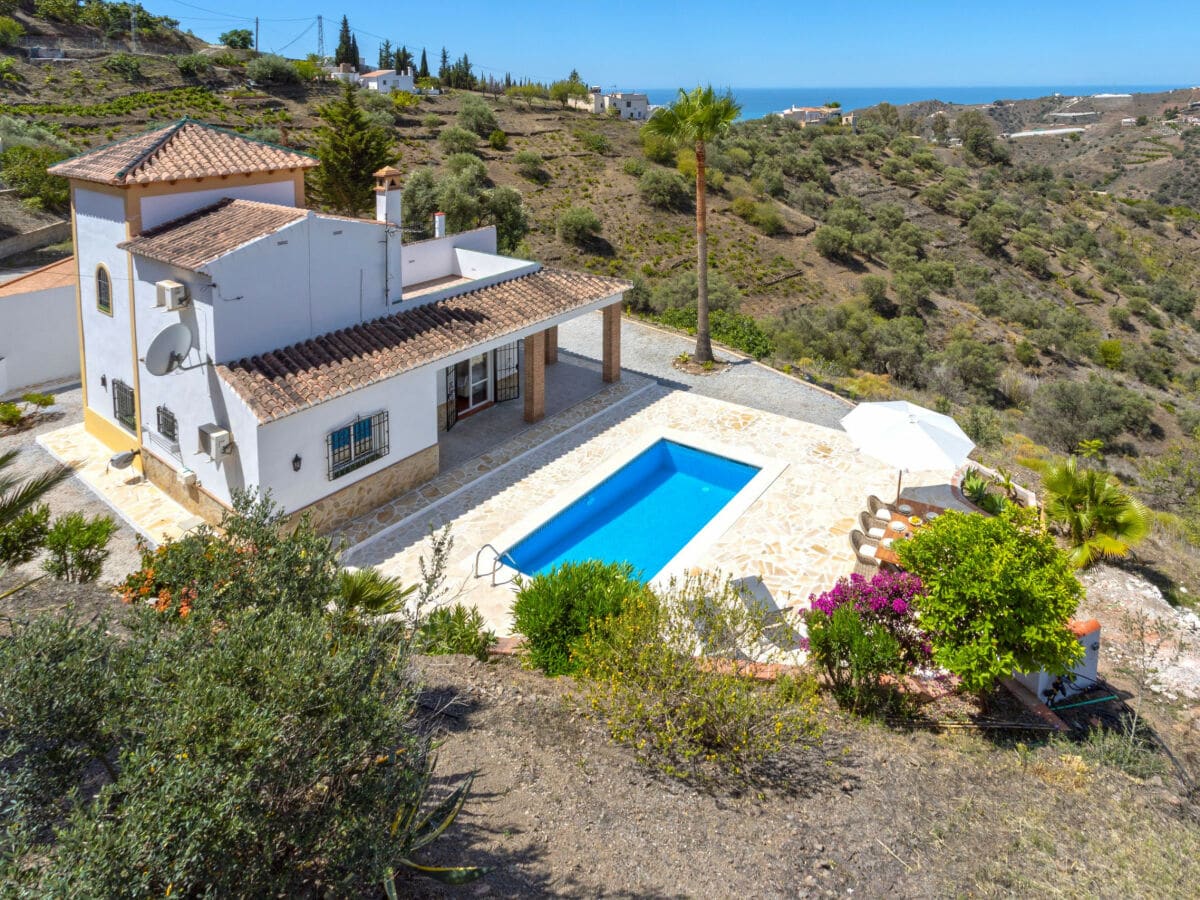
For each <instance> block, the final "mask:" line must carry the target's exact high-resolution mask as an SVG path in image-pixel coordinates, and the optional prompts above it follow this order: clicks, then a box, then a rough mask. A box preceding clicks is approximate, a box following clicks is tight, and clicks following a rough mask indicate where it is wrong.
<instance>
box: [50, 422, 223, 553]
mask: <svg viewBox="0 0 1200 900" xmlns="http://www.w3.org/2000/svg"><path fill="white" fill-rule="evenodd" d="M37 442H38V444H40V445H41V446H42V447H43V448H44V449H45V450H46V452H47V453H49V454H50V455H51V456H53V457H54V458H55V459H56V460H58V461H59V462H61V463H63V464H65V465H68V466H70V467H71V468H72V469H74V470H75V475H76V477H77V478H78V479H79V480H80V481H82V482H83V483H84V484H85V485H86V486H87V487H88V488H89V489H90V490H91V492H92V493H93V494H95V495H96V496H97V497H98V498H99V499H100V500H101V501H103V502H104V504H105V505H107V506H108V507H109V508H110V509H112V511H113V512H115V513H116V514H117V515H118V516H120V518H121V519H122V520H124V521H125V523H126V524H128V525H129V526H130V527H131V528H132V529H133V530H134V531H136V532H137V533H138V534H140V535H141V536H142V537H144V538H146V539H148V540H149V541H150V542H151V543H152V544H160V543H162V542H163V541H164V540H168V539H173V538H178V537H180V536H181V535H183V534H184V533H186V532H187V531H188V530H189V529H191V528H194V527H196V526H197V525H199V524H200V520H199V519H197V517H196V516H195V515H193V514H192V513H191V512H189V511H188V510H186V509H184V508H183V507H182V506H180V505H179V504H178V503H176V502H175V501H174V500H172V499H171V498H170V497H168V496H167V495H166V494H164V493H163V492H162V491H161V490H159V489H158V488H157V487H155V486H154V485H153V484H151V483H150V482H149V481H147V480H146V479H144V478H142V476H141V475H139V474H138V472H137V470H135V469H113V468H110V467H109V465H108V461H109V459H111V458H112V455H113V451H112V450H111V449H110V448H109V447H107V446H105V445H104V444H103V443H101V442H100V441H98V440H97V439H96V438H94V437H92V436H91V435H90V434H88V433H87V432H86V431H84V430H83V423H82V422H77V423H75V424H74V425H68V426H67V427H66V428H59V429H58V430H57V431H49V432H46V433H45V434H42V435H39V436H38V439H37Z"/></svg>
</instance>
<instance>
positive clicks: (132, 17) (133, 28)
mask: <svg viewBox="0 0 1200 900" xmlns="http://www.w3.org/2000/svg"><path fill="white" fill-rule="evenodd" d="M137 11H138V8H137V4H136V3H133V4H130V6H129V45H130V49H131V50H133V52H134V53H137V49H138V46H137Z"/></svg>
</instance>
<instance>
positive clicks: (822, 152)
mask: <svg viewBox="0 0 1200 900" xmlns="http://www.w3.org/2000/svg"><path fill="white" fill-rule="evenodd" d="M25 21H26V24H27V27H28V28H29V29H34V28H38V27H40V26H39V25H38V24H37V23H36V22H34V21H33V20H30V19H28V17H26V18H25ZM73 27H77V26H73ZM172 40H174V41H176V43H177V45H178V46H179V47H180V52H179V53H176V54H172V53H170V52H168V51H169V49H170V46H173V45H171V41H172ZM164 41H166V44H167V45H168V46H167V49H165V50H164V49H163V48H162V46H159V47H157V48H156V53H154V54H141V55H137V56H133V55H131V54H128V53H121V52H118V53H104V52H99V53H95V52H91V53H84V54H80V56H81V57H87V58H72V59H69V60H66V61H62V62H56V63H30V62H29V61H27V60H24V59H23V58H21V57H19V56H16V55H13V56H10V57H9V59H11V60H12V63H11V64H10V65H9V67H8V68H9V69H10V71H11V72H12V74H13V78H12V79H10V80H8V81H6V82H4V83H3V86H2V91H3V93H2V95H0V115H2V116H5V117H8V118H6V119H5V120H4V121H3V122H2V123H0V130H5V131H6V132H12V131H13V130H14V129H17V130H20V129H22V128H26V126H28V125H36V126H42V127H44V128H46V129H49V131H50V132H53V134H54V135H55V136H56V138H55V139H54V140H55V142H56V143H57V147H58V149H57V150H56V151H55V152H56V153H57V154H58V155H62V154H64V153H67V152H69V151H80V150H84V149H87V148H89V147H95V146H99V145H101V144H103V143H106V142H108V141H110V140H113V139H116V138H119V137H123V136H126V135H128V134H131V133H135V132H137V131H140V130H142V129H144V128H146V127H147V126H149V125H151V124H154V123H156V122H161V121H165V120H170V119H173V118H178V117H180V116H184V115H189V116H193V117H195V118H198V119H202V120H205V121H209V122H214V123H217V124H222V125H225V126H226V127H230V128H235V129H238V130H241V131H245V132H248V133H251V134H253V135H255V136H257V137H260V138H263V139H267V140H272V141H280V142H284V143H288V144H291V145H294V146H298V147H300V148H304V149H310V150H311V149H312V147H313V144H314V136H313V129H314V128H315V126H316V125H317V124H318V119H317V117H316V110H317V108H318V107H319V106H320V105H321V104H322V103H325V102H327V101H328V100H329V99H331V98H332V97H333V96H334V95H335V93H336V86H335V85H333V84H329V83H320V82H299V81H296V82H294V83H287V82H285V83H263V84H260V85H258V86H257V87H255V88H253V89H252V88H249V87H248V80H249V76H250V74H252V73H251V72H248V71H247V63H248V62H249V61H250V57H251V56H252V54H249V53H248V52H236V53H235V52H231V51H227V50H219V49H216V48H203V47H201V46H200V45H199V44H198V43H197V42H195V41H194V40H192V39H187V38H184V37H183V36H178V38H177V39H175V38H170V39H166V38H164ZM262 80H263V79H260V81H262ZM470 96H472V95H470V94H467V93H464V92H453V93H452V94H450V95H444V96H426V97H422V98H420V100H419V102H418V103H417V104H416V106H415V108H406V109H400V108H396V107H393V105H392V104H391V102H390V101H389V100H388V99H387V98H383V97H379V96H377V95H367V94H365V93H364V94H362V102H363V103H364V104H365V105H366V107H367V109H368V112H369V115H370V116H371V118H372V119H373V120H374V121H375V122H377V123H379V124H381V125H384V126H386V127H388V128H389V129H391V130H392V132H393V133H394V135H395V140H396V148H397V152H398V156H399V161H400V165H401V167H402V168H403V169H405V170H406V171H407V172H408V173H409V184H408V190H407V192H406V201H405V209H406V217H407V220H406V223H405V224H406V229H407V230H408V231H409V233H410V234H411V235H413V236H416V237H419V236H423V234H424V233H425V232H426V231H427V228H428V224H429V221H428V220H429V213H430V211H431V210H432V209H436V208H439V207H441V208H444V209H446V211H447V212H448V214H449V215H450V219H451V227H469V226H471V225H474V224H477V223H479V222H485V221H498V222H499V223H500V225H501V230H502V232H507V233H509V235H510V236H511V242H510V247H511V248H512V249H515V250H516V251H517V252H518V253H527V254H529V255H530V256H532V257H534V258H537V259H540V260H543V261H546V262H550V263H556V264H562V265H566V266H572V267H580V268H585V269H589V270H592V271H596V272H602V273H605V274H614V275H623V276H625V277H629V278H631V279H633V280H634V281H635V285H636V286H635V289H634V291H633V292H632V293H631V295H630V298H629V299H630V303H631V306H632V307H633V309H634V311H636V312H639V313H641V314H647V315H654V316H657V317H659V318H660V319H662V320H665V321H666V322H667V323H668V324H673V325H684V326H686V324H687V321H688V310H687V307H688V302H689V296H690V294H689V291H690V292H692V295H694V286H692V285H691V284H690V283H689V282H688V277H689V273H690V272H691V271H692V270H693V268H694V239H693V228H694V219H693V212H692V208H691V198H690V187H689V185H688V179H687V178H686V177H685V175H683V174H680V170H682V171H683V172H685V173H690V171H691V170H690V168H689V162H690V159H689V157H688V153H687V152H686V151H685V152H683V153H681V154H678V155H676V154H675V153H673V152H671V151H669V150H668V149H667V148H663V147H661V146H657V145H655V144H653V143H651V144H649V145H646V146H643V144H642V141H641V140H640V135H639V130H638V127H637V126H636V124H635V123H629V122H621V121H618V120H612V119H607V118H602V117H595V116H590V115H588V114H586V113H582V112H577V111H574V110H567V109H563V108H560V107H558V106H557V105H552V104H549V103H547V102H539V101H534V102H533V103H532V104H526V103H517V102H514V101H512V100H509V99H505V98H494V97H488V98H486V103H487V104H488V106H490V107H491V109H492V112H493V115H494V116H495V126H496V127H498V129H499V130H501V131H503V132H504V133H505V135H506V141H505V142H498V143H499V147H497V146H494V145H492V144H490V143H488V142H487V141H484V140H478V141H475V142H474V143H472V144H470V145H469V147H468V149H470V150H471V151H472V152H473V153H474V155H475V156H477V157H478V159H479V160H480V161H481V162H482V166H480V165H479V164H478V163H472V162H470V160H469V159H467V160H464V158H463V156H462V154H458V155H457V156H456V155H455V154H454V153H453V152H451V151H452V150H455V149H461V148H455V147H450V148H449V149H447V145H446V143H445V140H444V139H443V140H439V135H441V134H442V133H443V132H445V131H446V130H447V129H449V128H450V127H452V126H454V125H455V124H456V123H457V122H458V119H459V113H460V111H461V108H462V106H463V103H464V101H465V99H466V98H467V97H470ZM475 96H478V95H475ZM1193 99H1194V98H1193V96H1192V94H1191V92H1173V93H1169V94H1159V95H1135V96H1134V97H1131V98H1128V99H1123V98H1117V99H1110V100H1100V101H1097V100H1096V99H1094V98H1062V97H1053V98H1044V99H1041V100H1029V101H1013V102H1008V101H1005V102H1000V103H997V104H992V105H990V106H988V107H983V108H964V107H955V106H950V105H946V104H941V103H936V102H930V103H925V104H914V105H912V106H909V107H903V108H900V109H893V108H891V107H887V106H884V107H880V108H877V109H873V110H867V111H860V115H859V117H858V122H857V125H856V127H855V129H853V130H852V129H850V128H830V129H807V130H806V129H801V128H798V127H796V126H794V125H792V124H790V123H785V122H782V121H774V120H760V121H756V122H746V123H741V124H739V125H737V126H735V127H734V128H733V129H732V130H731V132H730V134H729V135H728V136H727V138H725V139H723V140H722V141H720V142H718V144H717V145H716V146H714V147H712V148H711V149H710V165H711V167H712V170H713V174H712V177H711V178H710V210H711V215H710V253H711V261H712V267H713V270H714V272H715V276H714V286H713V293H714V304H715V305H716V306H717V307H718V308H720V307H724V308H725V309H726V310H727V311H728V313H730V315H728V316H726V318H725V319H724V320H723V323H722V328H721V329H720V330H719V334H718V335H717V336H718V338H721V339H723V340H725V341H726V342H731V343H733V344H735V345H737V346H740V347H742V348H744V349H747V350H749V351H751V352H753V353H754V354H755V355H758V356H762V357H763V358H764V359H765V361H767V362H770V363H772V364H774V365H776V366H778V367H780V368H783V369H784V370H785V371H791V372H793V373H795V374H797V375H800V376H802V377H806V378H809V379H811V380H814V381H817V382H819V383H822V384H824V385H826V386H829V387H832V388H834V389H836V390H839V391H841V392H843V393H846V394H848V395H849V396H852V397H855V398H870V399H883V398H889V397H908V398H912V399H914V400H916V401H918V402H921V403H924V404H926V405H929V406H933V407H937V408H940V409H944V410H946V411H949V412H952V413H954V414H955V415H956V416H957V417H958V418H959V421H960V422H962V423H964V426H965V427H966V428H967V429H968V430H969V431H970V432H971V433H972V436H973V437H974V438H975V439H976V441H977V442H978V443H979V444H980V445H981V447H982V448H983V452H984V455H985V458H987V459H988V461H991V462H999V463H1001V464H1005V465H1007V466H1009V467H1010V468H1012V469H1013V471H1014V473H1015V474H1016V475H1017V476H1018V478H1019V480H1024V481H1026V482H1031V483H1036V480H1037V474H1036V470H1037V468H1038V467H1039V466H1040V461H1043V460H1045V459H1046V458H1048V457H1049V456H1050V455H1051V454H1052V453H1057V454H1065V453H1070V452H1075V451H1077V450H1078V449H1079V448H1080V446H1081V442H1092V443H1089V444H1086V445H1084V446H1085V447H1086V449H1087V450H1088V452H1089V453H1091V454H1092V455H1094V456H1098V457H1101V458H1102V459H1103V462H1104V464H1105V465H1107V466H1108V467H1109V468H1110V469H1111V470H1112V471H1114V472H1116V473H1117V474H1119V475H1120V476H1121V477H1122V478H1123V479H1125V480H1126V481H1127V482H1128V483H1130V484H1133V485H1135V486H1136V487H1138V488H1139V490H1141V491H1142V494H1143V496H1144V497H1145V498H1146V499H1147V500H1149V501H1151V502H1152V503H1154V504H1155V506H1156V508H1157V509H1159V510H1160V511H1162V512H1164V513H1166V514H1167V515H1166V516H1164V517H1161V518H1160V522H1159V525H1160V528H1159V532H1158V536H1157V538H1156V544H1155V545H1154V546H1153V547H1152V548H1151V550H1150V551H1149V552H1148V554H1147V558H1148V559H1150V560H1151V561H1157V564H1158V566H1159V568H1160V569H1161V572H1160V574H1162V573H1165V577H1164V578H1162V579H1161V581H1162V583H1163V586H1164V588H1165V589H1167V590H1168V593H1169V594H1171V595H1172V596H1174V597H1176V598H1177V599H1178V598H1180V597H1182V594H1180V593H1178V592H1177V587H1178V585H1180V584H1182V585H1185V586H1188V587H1189V589H1190V590H1191V592H1192V593H1193V594H1194V593H1195V592H1197V591H1200V560H1198V558H1197V554H1196V552H1195V550H1194V544H1195V542H1196V541H1197V540H1200V529H1197V528H1196V527H1195V525H1194V524H1193V523H1194V522H1195V521H1196V520H1197V518H1198V517H1200V501H1197V500H1196V499H1195V496H1194V495H1195V493H1196V490H1197V488H1200V476H1197V474H1196V473H1197V472H1200V461H1197V454H1198V453H1200V451H1198V450H1197V447H1196V441H1195V440H1194V437H1193V436H1194V433H1195V430H1196V429H1197V427H1198V426H1200V332H1198V330H1197V319H1196V316H1195V303H1196V295H1197V292H1198V291H1200V253H1198V251H1200V233H1198V231H1197V227H1198V226H1200V213H1198V212H1197V211H1196V209H1195V207H1197V206H1200V197H1197V192H1200V169H1198V165H1200V161H1198V158H1197V157H1198V156H1200V128H1197V127H1196V126H1193V125H1190V124H1188V123H1186V122H1185V121H1183V118H1184V117H1186V116H1187V115H1189V113H1188V105H1189V103H1190V102H1192V101H1193ZM1062 111H1068V112H1071V111H1074V112H1094V113H1095V115H1094V116H1088V117H1087V118H1088V119H1089V121H1088V122H1087V123H1086V128H1085V130H1084V131H1083V132H1082V133H1079V134H1078V135H1071V136H1065V137H1064V136H1061V135H1059V136H1042V137H1032V138H1020V139H1012V140H1007V139H1003V138H1000V137H998V135H1000V134H1002V133H1013V132H1015V131H1022V130H1031V129H1038V128H1047V127H1060V124H1058V123H1060V122H1061V120H1055V119H1052V118H1050V116H1051V114H1053V113H1055V112H1062ZM1195 113H1196V111H1195V110H1192V114H1195ZM941 117H944V118H941ZM1139 117H1144V118H1139ZM1127 118H1133V119H1135V121H1136V122H1139V123H1142V124H1133V125H1123V124H1122V120H1123V119H1127ZM943 125H944V126H945V128H942V127H941V126H943ZM487 131H488V129H487V128H485V129H484V130H483V132H482V133H483V134H487ZM38 133H42V132H38ZM31 140H32V141H33V142H35V143H36V141H37V140H39V138H37V137H36V135H35V137H34V138H32V139H31ZM960 144H961V146H960ZM497 187H504V188H512V189H515V190H516V191H518V192H519V193H520V196H521V198H522V200H523V206H524V209H525V211H526V217H525V218H526V221H527V226H528V231H527V233H526V232H525V231H524V229H523V228H522V227H521V223H520V220H521V217H520V216H519V215H517V216H515V217H514V216H510V215H509V213H510V212H511V209H509V210H508V212H506V211H505V209H503V208H501V207H499V206H498V205H496V204H495V203H493V201H492V200H491V199H489V198H492V197H495V196H499V195H497V194H496V193H495V188H497ZM510 196H511V195H510ZM572 207H584V208H586V209H589V210H591V211H592V212H594V213H595V215H596V216H597V217H598V219H599V230H598V233H597V234H596V235H595V236H594V237H591V238H589V239H584V240H581V241H579V242H577V243H571V242H568V241H564V240H563V239H562V238H561V237H560V234H559V229H558V220H559V217H560V216H561V215H562V214H563V213H564V212H565V211H566V210H568V209H570V208H572ZM737 310H740V312H741V313H742V314H744V315H745V316H746V317H748V318H738V317H737V316H733V315H732V313H733V312H735V311H737ZM1096 442H1099V443H1096ZM1164 460H1165V461H1166V462H1165V463H1164V462H1163V461H1164ZM1156 467H1157V468H1156ZM1173 592H1174V593H1173Z"/></svg>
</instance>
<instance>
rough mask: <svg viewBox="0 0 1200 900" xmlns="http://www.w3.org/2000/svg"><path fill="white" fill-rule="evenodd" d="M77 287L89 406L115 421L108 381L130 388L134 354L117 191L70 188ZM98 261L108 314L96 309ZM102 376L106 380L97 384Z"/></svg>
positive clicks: (122, 205) (120, 199) (122, 216)
mask: <svg viewBox="0 0 1200 900" xmlns="http://www.w3.org/2000/svg"><path fill="white" fill-rule="evenodd" d="M74 203H75V227H76V232H77V237H78V242H77V245H76V247H75V259H76V260H77V261H78V263H79V292H80V297H81V303H82V307H83V316H82V321H83V343H84V355H85V357H86V360H87V379H88V390H87V399H88V408H89V409H91V410H93V411H94V412H96V413H98V414H99V415H101V416H103V417H104V418H105V419H107V420H108V421H110V422H113V423H116V419H115V418H114V417H113V404H112V383H113V379H116V378H119V379H120V380H122V381H124V382H125V383H126V384H128V385H130V386H131V387H132V386H133V384H134V379H133V354H132V348H131V346H130V327H129V326H130V322H129V281H130V272H129V255H128V254H127V253H126V252H125V251H124V250H119V249H117V244H119V243H120V242H121V241H124V240H125V237H126V235H125V200H124V198H123V197H121V196H119V195H113V194H102V193H100V192H99V191H91V190H87V189H86V188H75V190H74ZM101 263H103V264H104V265H105V266H106V267H107V268H108V272H109V276H110V278H111V282H112V315H105V314H104V313H102V312H100V311H99V310H98V309H96V267H97V266H98V265H100V264H101ZM101 377H104V378H105V379H106V382H107V384H106V385H105V386H104V387H102V386H101V384H100V379H101Z"/></svg>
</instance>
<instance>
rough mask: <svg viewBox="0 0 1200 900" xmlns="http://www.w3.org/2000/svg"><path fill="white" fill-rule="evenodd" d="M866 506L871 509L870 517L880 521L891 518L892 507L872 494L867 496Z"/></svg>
mask: <svg viewBox="0 0 1200 900" xmlns="http://www.w3.org/2000/svg"><path fill="white" fill-rule="evenodd" d="M867 508H868V509H869V510H870V511H871V516H872V518H875V519H878V520H879V521H881V522H890V521H891V519H892V507H891V506H890V505H889V504H887V503H884V502H883V501H882V500H880V499H879V498H878V497H876V496H875V495H874V494H872V495H871V496H869V497H868V498H867Z"/></svg>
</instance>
